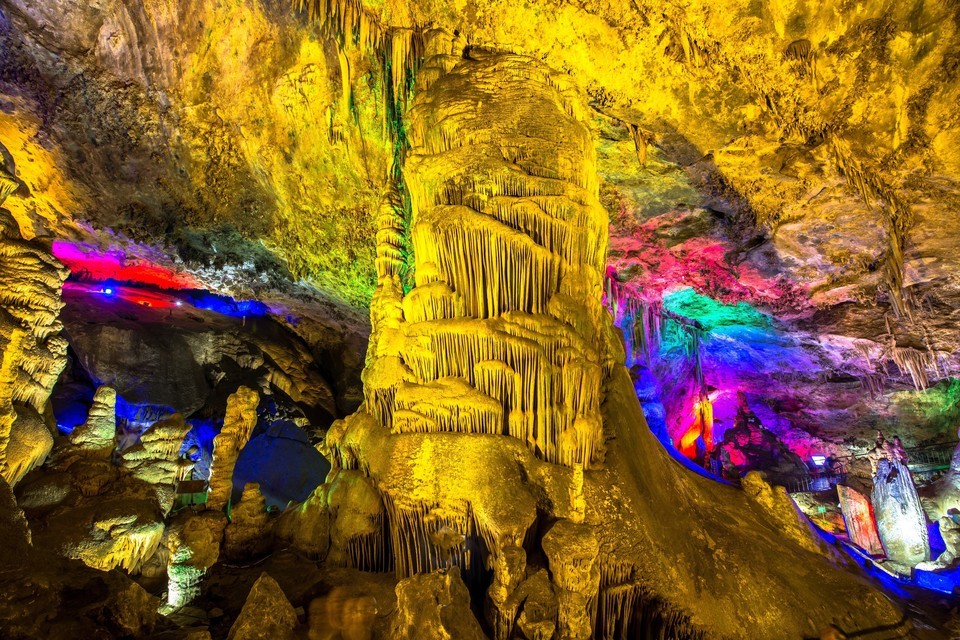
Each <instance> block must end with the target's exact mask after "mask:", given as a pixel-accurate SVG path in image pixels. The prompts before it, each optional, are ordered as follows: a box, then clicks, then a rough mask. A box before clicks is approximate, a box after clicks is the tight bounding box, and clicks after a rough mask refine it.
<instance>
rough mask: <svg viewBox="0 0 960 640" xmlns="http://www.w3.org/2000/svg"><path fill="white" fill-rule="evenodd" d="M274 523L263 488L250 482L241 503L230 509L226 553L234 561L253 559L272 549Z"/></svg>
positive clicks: (226, 533)
mask: <svg viewBox="0 0 960 640" xmlns="http://www.w3.org/2000/svg"><path fill="white" fill-rule="evenodd" d="M270 525H271V522H270V520H269V517H268V516H267V503H266V501H265V500H264V498H263V494H261V493H260V485H258V484H257V483H255V482H250V483H248V484H247V485H246V486H245V487H244V488H243V494H242V495H241V497H240V502H239V503H237V504H236V505H234V506H233V508H232V509H231V510H230V524H228V525H227V528H226V529H225V530H224V532H223V554H224V556H225V557H227V558H228V559H230V560H238V559H243V558H250V557H252V556H255V555H257V554H259V553H262V552H263V551H265V550H266V549H268V548H269V547H270V544H271V542H272V540H271V536H270V528H271V527H270Z"/></svg>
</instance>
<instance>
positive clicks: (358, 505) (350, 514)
mask: <svg viewBox="0 0 960 640" xmlns="http://www.w3.org/2000/svg"><path fill="white" fill-rule="evenodd" d="M327 501H328V505H329V510H330V554H329V556H328V559H329V562H331V563H333V564H334V565H340V566H354V567H356V568H357V569H361V570H369V569H373V568H374V567H377V566H382V564H381V563H382V562H384V561H385V560H386V557H385V554H386V540H385V535H386V532H385V530H384V523H385V522H386V512H385V510H384V506H383V502H382V500H381V498H380V494H379V493H378V492H377V490H376V489H375V488H374V486H373V483H371V482H370V479H369V478H367V477H365V476H364V475H363V474H362V473H359V472H357V471H341V472H339V473H338V474H337V475H336V477H335V478H334V479H333V482H331V483H330V485H329V487H328V489H327Z"/></svg>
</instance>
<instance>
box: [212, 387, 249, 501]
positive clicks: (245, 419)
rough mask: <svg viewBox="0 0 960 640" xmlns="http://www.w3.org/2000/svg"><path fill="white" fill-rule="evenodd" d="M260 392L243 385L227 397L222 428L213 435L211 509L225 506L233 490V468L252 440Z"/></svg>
mask: <svg viewBox="0 0 960 640" xmlns="http://www.w3.org/2000/svg"><path fill="white" fill-rule="evenodd" d="M259 402H260V396H259V395H258V394H257V392H256V391H254V390H253V389H248V388H247V387H240V388H239V389H237V392H236V393H234V394H233V395H231V396H230V397H229V398H228V399H227V414H226V416H224V418H223V429H221V430H220V433H219V434H217V437H216V438H214V439H213V463H212V465H211V467H210V493H209V495H208V497H207V507H208V508H209V509H223V508H224V507H225V506H227V503H228V502H229V501H230V494H231V493H232V492H233V468H234V466H235V465H236V464H237V456H238V455H240V450H241V449H243V445H245V444H247V442H248V441H249V440H250V435H251V434H252V433H253V428H254V427H255V426H257V405H258V404H259Z"/></svg>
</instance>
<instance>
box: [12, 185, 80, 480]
mask: <svg viewBox="0 0 960 640" xmlns="http://www.w3.org/2000/svg"><path fill="white" fill-rule="evenodd" d="M6 191H9V189H7V190H6ZM6 195H8V194H7V193H4V197H6ZM2 202H3V198H0V204H2ZM0 273H2V274H3V281H2V287H0V473H2V474H3V477H4V478H5V479H6V480H7V481H8V482H10V483H12V484H15V483H16V482H17V481H18V480H19V479H20V478H22V477H23V475H24V474H26V472H27V471H29V470H30V469H32V468H33V467H35V466H37V465H38V464H40V463H42V462H43V459H44V458H45V457H46V455H47V454H48V453H49V452H50V449H51V446H52V436H51V438H47V437H45V436H44V435H43V434H42V432H40V431H39V430H38V429H37V425H36V420H34V419H32V418H30V413H29V412H27V411H23V410H22V411H21V412H22V413H24V419H23V420H19V421H18V413H17V410H16V407H15V406H14V405H16V404H19V405H24V406H26V407H29V408H30V409H31V410H32V412H33V415H37V414H40V415H42V414H43V412H44V411H45V409H46V404H47V400H48V399H49V397H50V393H51V391H52V390H53V385H54V383H55V382H56V380H57V377H58V376H59V375H60V372H61V371H62V370H63V367H64V366H65V365H66V349H67V343H66V340H64V339H63V338H62V337H61V336H60V335H59V334H60V331H61V329H62V325H61V324H60V321H59V320H58V318H57V316H58V314H59V312H60V308H61V307H62V304H61V302H60V287H61V286H62V284H63V281H64V279H65V278H66V275H67V273H66V270H65V269H64V268H63V265H61V264H60V263H59V262H58V261H57V260H56V258H54V257H53V256H52V255H50V253H49V252H48V251H47V250H46V249H44V248H43V247H41V246H40V245H39V244H38V243H34V242H27V241H25V240H24V239H23V238H22V237H21V235H20V231H19V228H18V226H17V223H16V221H15V220H14V219H13V217H12V216H11V215H10V214H9V213H8V212H7V211H6V210H5V209H0ZM47 435H48V436H49V435H50V434H49V433H48V434H47Z"/></svg>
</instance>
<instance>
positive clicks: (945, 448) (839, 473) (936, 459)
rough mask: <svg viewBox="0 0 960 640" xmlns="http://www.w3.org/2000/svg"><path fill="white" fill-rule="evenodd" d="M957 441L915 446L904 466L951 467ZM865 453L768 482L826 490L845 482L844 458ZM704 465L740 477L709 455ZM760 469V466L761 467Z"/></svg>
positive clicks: (919, 469) (797, 489) (921, 469)
mask: <svg viewBox="0 0 960 640" xmlns="http://www.w3.org/2000/svg"><path fill="white" fill-rule="evenodd" d="M956 446H957V443H956V442H953V443H945V444H935V445H928V446H926V447H916V448H913V449H908V450H907V452H906V453H907V460H908V462H907V468H909V469H910V471H912V472H914V473H918V474H926V473H931V472H933V471H940V470H943V469H949V468H950V461H951V460H952V459H953V452H954V449H955V448H956ZM865 456H866V454H853V455H849V456H842V457H838V458H836V460H837V463H838V464H837V465H835V466H834V468H833V469H830V470H828V469H825V468H824V469H816V470H813V471H811V472H810V473H809V474H806V475H800V474H797V475H792V476H778V477H774V478H771V484H779V485H782V486H784V487H785V488H786V490H787V493H803V492H806V491H827V490H829V489H830V487H832V486H833V485H835V484H839V483H841V482H844V481H845V480H846V479H847V469H846V464H845V463H844V462H843V460H852V459H855V458H863V457H865ZM704 468H705V469H706V470H707V471H709V472H710V473H711V474H713V475H715V476H717V477H718V478H722V479H724V480H729V481H731V482H733V483H734V484H739V478H735V479H731V478H727V477H726V476H725V475H724V470H723V465H722V463H721V462H720V460H717V459H715V458H708V459H707V460H706V461H705V462H704ZM761 471H762V470H761Z"/></svg>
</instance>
